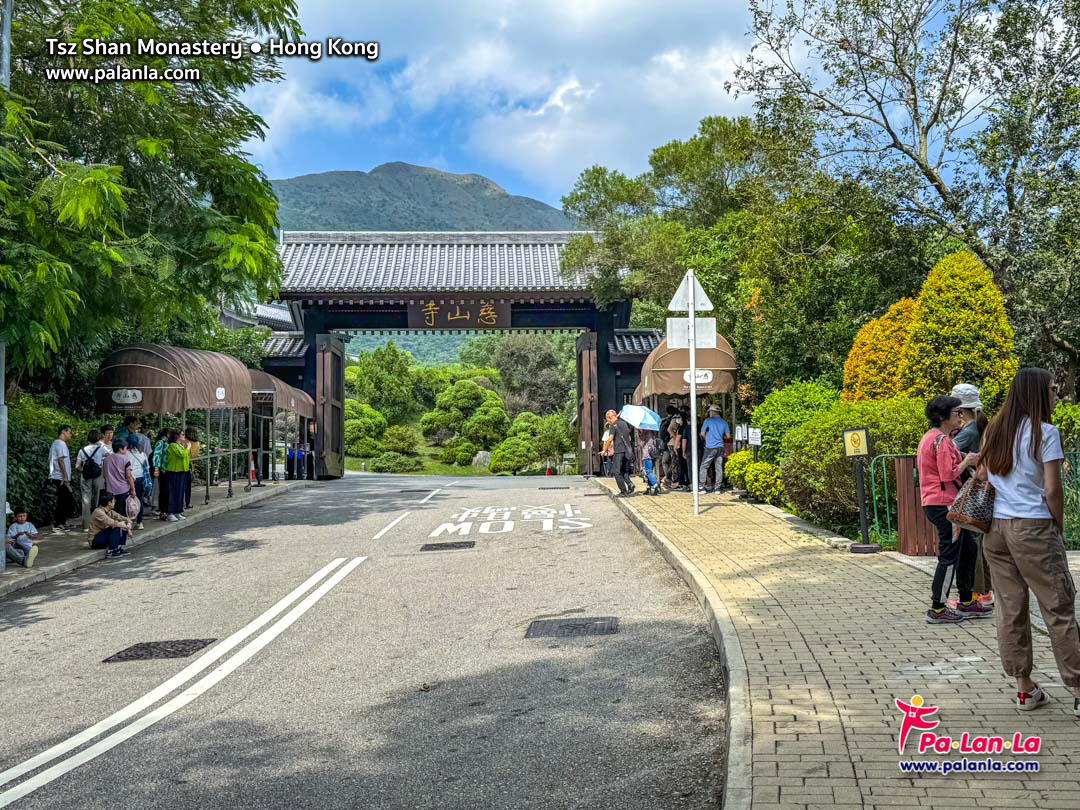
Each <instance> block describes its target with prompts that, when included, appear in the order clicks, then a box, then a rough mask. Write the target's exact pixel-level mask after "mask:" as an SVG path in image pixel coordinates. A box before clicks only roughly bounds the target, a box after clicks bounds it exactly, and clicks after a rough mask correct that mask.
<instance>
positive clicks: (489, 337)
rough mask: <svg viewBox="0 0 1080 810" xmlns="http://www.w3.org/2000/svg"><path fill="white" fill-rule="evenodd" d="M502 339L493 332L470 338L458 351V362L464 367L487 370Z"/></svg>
mask: <svg viewBox="0 0 1080 810" xmlns="http://www.w3.org/2000/svg"><path fill="white" fill-rule="evenodd" d="M502 339H503V336H502V335H499V334H497V333H495V332H488V333H487V334H483V335H477V336H476V337H471V338H469V339H468V340H467V341H465V344H464V345H463V346H462V347H461V348H460V349H458V360H460V361H461V364H462V365H465V366H476V367H480V368H488V367H490V366H491V365H492V362H491V359H492V357H494V355H495V350H496V349H498V348H499V343H500V342H502Z"/></svg>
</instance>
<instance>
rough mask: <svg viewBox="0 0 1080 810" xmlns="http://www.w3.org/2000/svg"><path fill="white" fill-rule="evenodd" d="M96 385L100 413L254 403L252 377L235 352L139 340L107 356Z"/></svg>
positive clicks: (161, 411) (173, 410)
mask: <svg viewBox="0 0 1080 810" xmlns="http://www.w3.org/2000/svg"><path fill="white" fill-rule="evenodd" d="M94 389H95V391H96V392H97V410H98V412H99V413H121V412H125V413H180V412H182V411H186V410H195V409H201V408H250V407H251V377H250V376H249V375H248V369H247V367H246V366H245V365H244V364H243V363H241V362H240V361H239V360H237V359H236V358H235V357H230V356H229V355H227V354H221V353H220V352H208V351H203V350H201V349H179V348H177V347H175V346H160V345H157V344H154V343H136V344H134V345H132V346H126V347H124V348H123V349H117V350H116V351H114V352H113V353H112V354H110V355H109V356H108V357H106V358H105V360H104V362H103V363H102V364H101V367H100V368H99V369H98V373H97V380H96V382H95V384H94Z"/></svg>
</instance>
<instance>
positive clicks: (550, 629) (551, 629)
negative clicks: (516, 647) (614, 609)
mask: <svg viewBox="0 0 1080 810" xmlns="http://www.w3.org/2000/svg"><path fill="white" fill-rule="evenodd" d="M617 632H619V617H618V616H592V617H589V618H577V617H575V618H573V619H543V620H541V621H535V622H533V623H532V624H530V625H529V629H528V630H526V631H525V638H541V637H555V638H565V637H566V636H610V635H612V634H613V633H617Z"/></svg>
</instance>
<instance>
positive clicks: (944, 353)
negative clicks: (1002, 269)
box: [899, 251, 1017, 411]
mask: <svg viewBox="0 0 1080 810" xmlns="http://www.w3.org/2000/svg"><path fill="white" fill-rule="evenodd" d="M1014 337H1015V335H1014V333H1013V328H1012V326H1011V325H1010V324H1009V320H1008V318H1007V317H1006V316H1005V300H1004V298H1002V295H1001V292H1000V291H999V290H998V288H997V287H995V286H994V278H993V275H992V274H991V273H990V271H989V270H987V269H986V268H985V267H983V265H982V263H980V262H979V260H978V259H977V258H975V256H974V255H972V254H971V253H968V252H966V251H960V252H957V253H953V254H950V255H948V256H946V257H945V258H944V259H942V260H941V261H939V262H938V263H937V264H936V265H935V266H934V269H933V270H931V271H930V275H928V276H927V278H926V281H925V282H924V283H923V286H922V290H921V291H920V292H919V297H918V299H917V300H916V302H915V311H914V313H913V316H912V324H911V334H910V336H909V337H908V340H907V343H906V345H905V346H904V350H903V353H902V356H901V358H900V368H899V374H900V385H901V388H902V390H903V391H905V392H906V393H907V394H908V395H909V396H912V397H915V398H916V399H921V400H927V399H929V398H930V397H933V396H935V395H937V394H947V393H948V392H949V390H950V389H951V388H952V387H953V386H954V385H955V384H956V383H972V384H974V385H977V386H978V387H979V390H980V393H981V395H982V401H983V403H984V404H985V405H986V407H987V409H988V410H991V411H992V410H994V409H995V408H996V407H997V406H998V405H1000V404H1001V402H1002V400H1004V398H1005V394H1006V392H1007V391H1008V388H1009V383H1010V382H1011V381H1012V378H1013V377H1014V376H1015V374H1016V370H1017V362H1016V358H1015V357H1014V356H1013V341H1014Z"/></svg>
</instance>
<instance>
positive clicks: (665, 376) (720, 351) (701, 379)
mask: <svg viewBox="0 0 1080 810" xmlns="http://www.w3.org/2000/svg"><path fill="white" fill-rule="evenodd" d="M696 355H697V356H696V361H697V362H696V367H697V391H698V394H729V393H731V392H732V391H734V390H735V371H736V367H735V352H734V351H732V349H731V344H730V343H728V342H727V339H726V338H724V337H723V335H719V334H718V335H717V336H716V348H715V349H698V350H697V353H696ZM689 393H690V350H689V349H669V348H668V345H667V338H665V339H664V340H662V341H660V345H658V346H657V347H656V348H655V349H653V350H652V352H651V353H650V354H649V356H648V357H647V358H646V359H645V365H643V366H642V367H641V385H639V386H638V388H637V390H635V391H634V401H635V402H641V401H644V399H645V398H646V397H650V396H653V395H657V394H659V395H667V396H684V395H686V394H689Z"/></svg>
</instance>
